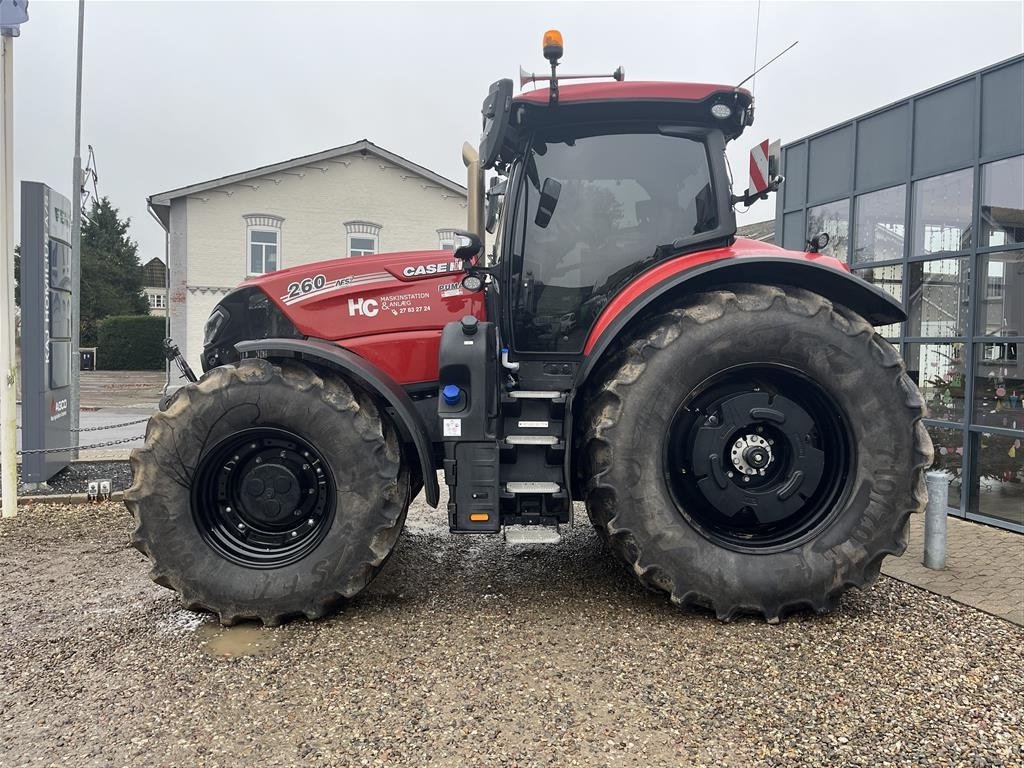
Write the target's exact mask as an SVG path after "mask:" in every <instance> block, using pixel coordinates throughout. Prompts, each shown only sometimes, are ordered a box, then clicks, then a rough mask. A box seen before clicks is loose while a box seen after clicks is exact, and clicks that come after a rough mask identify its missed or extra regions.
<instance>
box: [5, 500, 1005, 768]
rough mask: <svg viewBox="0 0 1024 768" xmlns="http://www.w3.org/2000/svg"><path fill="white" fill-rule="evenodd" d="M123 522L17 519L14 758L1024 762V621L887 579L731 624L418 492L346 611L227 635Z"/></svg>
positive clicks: (264, 762)
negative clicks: (158, 567)
mask: <svg viewBox="0 0 1024 768" xmlns="http://www.w3.org/2000/svg"><path fill="white" fill-rule="evenodd" d="M128 528H129V520H128V516H127V513H126V511H125V510H124V508H123V507H122V506H120V505H119V504H104V505H98V506H78V507H62V506H53V505H34V506H32V507H29V508H23V509H22V511H21V514H20V516H19V517H18V518H15V519H13V520H4V521H2V522H0V564H2V570H3V575H2V582H3V584H2V588H3V595H4V600H3V605H4V610H3V612H2V614H0V616H2V618H0V656H2V659H0V765H2V766H20V765H54V766H65V765H73V766H92V765H111V766H115V765H116V766H134V765H145V766H183V765H211V766H216V765H220V766H234V765H249V766H278V765H281V766H285V765H314V766H361V765H394V766H559V767H561V766H574V765H579V766H640V765H643V766H681V765H752V764H757V765H800V764H807V765H846V766H882V765H893V766H904V765H905V766H912V765H913V766H916V765H928V766H933V765H965V766H987V765H1006V766H1010V765H1015V766H1019V765H1021V764H1024V722H1022V720H1024V714H1022V711H1024V630H1022V629H1021V628H1020V627H1016V626H1014V625H1012V624H1009V623H1006V622H1004V621H1001V620H999V619H996V618H992V617H990V616H988V615H986V614H983V613H980V612H978V611H975V610H972V609H970V608H966V607H963V606H960V605H957V604H955V603H952V602H950V601H948V600H946V599H943V598H939V597H935V596H932V595H930V594H928V593H925V592H922V591H919V590H917V589H915V588H913V587H909V586H906V585H904V584H901V583H899V582H896V581H892V580H890V579H886V578H883V579H882V580H881V581H880V582H879V583H878V584H877V585H876V587H875V588H874V589H872V590H871V591H869V592H867V593H863V594H861V593H853V594H849V595H848V596H847V597H846V598H845V599H844V601H843V604H842V607H841V609H840V610H839V611H838V612H837V613H835V614H832V615H829V616H825V617H817V616H808V615H800V616H794V617H791V618H790V619H788V620H786V621H783V623H782V624H780V625H778V626H769V625H767V624H765V623H764V622H763V621H760V620H758V621H754V620H743V621H737V622H735V623H731V624H722V623H719V622H718V621H716V620H715V619H714V618H712V617H710V616H707V615H704V614H700V613H693V612H681V611H679V610H677V609H675V608H672V607H671V606H669V605H668V604H666V603H665V602H664V601H663V600H662V599H661V598H660V597H658V596H655V595H650V594H648V593H646V592H644V591H643V590H641V589H640V588H639V587H637V586H635V585H634V582H633V581H632V579H631V578H630V577H629V576H628V574H626V573H625V572H623V571H622V570H621V569H620V568H619V566H617V565H616V564H615V563H614V562H613V561H612V560H611V558H610V556H609V555H607V554H606V553H605V552H604V551H603V550H602V547H601V545H600V543H599V541H598V539H597V536H596V535H595V534H594V532H593V531H592V530H591V529H590V528H589V526H588V525H587V524H585V523H582V522H581V523H580V525H579V526H578V527H577V528H576V529H575V530H573V531H572V532H571V533H570V534H569V535H568V536H567V537H566V538H565V540H564V541H563V543H562V545H561V546H558V547H550V548H537V549H530V550H522V551H518V552H516V551H513V550H509V549H507V548H506V547H505V545H504V544H503V543H502V542H501V541H500V540H499V539H497V538H475V537H451V536H449V535H448V533H447V528H446V525H445V523H444V519H443V515H442V514H441V513H440V512H436V511H433V510H429V509H428V508H427V507H425V506H424V505H423V504H422V503H419V504H417V505H416V506H415V507H414V509H413V511H412V512H411V513H410V520H409V524H408V526H407V528H406V531H405V533H404V534H403V536H402V539H401V541H400V543H399V546H398V549H397V551H396V552H395V554H394V556H393V557H392V559H391V560H390V561H389V563H388V565H387V566H386V568H385V570H384V571H383V573H382V575H381V577H380V578H378V579H377V581H375V582H374V584H373V585H372V586H371V588H370V589H369V590H368V592H367V593H365V594H364V595H363V596H361V597H360V598H359V599H357V600H356V601H355V602H354V603H353V604H352V605H351V606H350V607H349V608H348V609H347V610H346V611H345V612H343V613H341V614H338V615H337V616H335V617H333V618H331V619H329V620H326V621H321V622H315V623H309V622H297V623H293V624H290V625H287V626H285V627H283V628H280V629H259V628H255V627H252V626H246V625H242V626H239V627H234V628H231V629H222V628H220V627H219V626H218V625H214V624H212V623H210V622H209V620H208V619H207V618H206V617H203V616H200V615H197V614H192V613H189V612H187V611H183V610H181V609H180V608H179V606H178V603H177V600H176V598H175V596H174V595H173V594H172V593H171V592H168V591H167V590H164V589H162V588H160V587H158V586H156V585H154V584H152V583H151V582H150V581H149V579H148V578H147V576H146V570H147V568H146V565H145V563H144V560H143V558H142V556H141V555H139V554H138V553H136V552H135V551H134V550H130V549H127V548H126V544H125V542H126V540H127V532H128Z"/></svg>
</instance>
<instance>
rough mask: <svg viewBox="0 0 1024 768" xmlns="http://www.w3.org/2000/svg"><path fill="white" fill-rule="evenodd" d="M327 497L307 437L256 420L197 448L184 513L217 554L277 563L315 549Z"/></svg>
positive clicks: (322, 471)
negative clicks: (189, 502)
mask: <svg viewBox="0 0 1024 768" xmlns="http://www.w3.org/2000/svg"><path fill="white" fill-rule="evenodd" d="M334 499H335V492H334V480H333V478H332V477H331V473H330V470H329V468H328V465H327V463H326V462H325V461H324V459H323V456H322V455H321V454H320V453H319V452H318V451H317V450H316V448H314V447H313V445H311V444H310V443H309V442H308V441H306V440H304V439H303V438H301V437H299V436H298V435H295V434H294V433H292V432H289V431H287V430H284V429H277V428H271V427H260V428H255V429H247V430H244V431H242V432H239V433H237V434H234V435H231V436H230V437H228V438H225V439H224V440H222V441H221V442H219V443H217V444H216V445H215V446H214V447H213V448H211V449H210V450H208V451H206V452H205V453H204V454H203V455H202V457H201V458H200V459H199V466H198V467H197V469H196V475H195V480H194V482H193V483H192V517H193V519H194V520H195V523H196V527H197V528H198V529H199V532H200V533H201V534H202V536H203V538H204V539H205V540H206V541H207V543H208V544H209V545H210V546H211V547H212V548H213V549H214V550H215V551H216V552H217V553H218V554H220V555H221V556H223V557H225V558H227V559H228V560H230V561H232V562H234V563H238V564H239V565H244V566H246V567H247V568H280V567H282V566H285V565H289V564H291V563H294V562H296V561H298V560H301V559H302V558H304V557H305V556H306V555H308V554H309V553H310V552H312V551H313V550H314V549H316V547H317V545H318V544H319V543H320V542H321V541H322V540H323V538H324V536H325V535H326V534H327V531H328V530H330V527H331V523H332V522H333V520H334V503H335V502H334Z"/></svg>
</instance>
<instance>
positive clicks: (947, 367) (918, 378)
mask: <svg viewBox="0 0 1024 768" xmlns="http://www.w3.org/2000/svg"><path fill="white" fill-rule="evenodd" d="M906 362H907V373H908V374H909V375H910V378H911V379H913V380H914V383H915V384H917V387H918V389H920V390H921V396H922V397H923V398H924V401H925V403H926V404H927V405H928V415H929V416H930V417H931V418H932V419H941V420H942V421H963V420H964V393H965V391H966V387H965V376H966V370H965V368H964V345H963V344H962V343H945V342H934V343H927V344H907V345H906Z"/></svg>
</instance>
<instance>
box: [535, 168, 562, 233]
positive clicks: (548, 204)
mask: <svg viewBox="0 0 1024 768" xmlns="http://www.w3.org/2000/svg"><path fill="white" fill-rule="evenodd" d="M561 194H562V185H561V184H560V183H559V182H557V181H555V180H554V179H552V178H551V177H548V178H546V179H544V185H543V186H542V187H541V188H540V202H539V203H537V215H536V216H535V217H534V218H533V223H534V224H536V225H537V226H538V227H540V228H541V229H545V228H546V227H547V225H548V224H550V223H551V217H552V215H554V213H555V206H556V205H558V197H559V195H561Z"/></svg>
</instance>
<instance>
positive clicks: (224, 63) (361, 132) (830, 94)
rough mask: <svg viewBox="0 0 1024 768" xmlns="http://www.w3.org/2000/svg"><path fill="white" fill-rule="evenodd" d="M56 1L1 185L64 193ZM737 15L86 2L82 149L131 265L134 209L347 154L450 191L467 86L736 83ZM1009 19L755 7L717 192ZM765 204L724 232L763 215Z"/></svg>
mask: <svg viewBox="0 0 1024 768" xmlns="http://www.w3.org/2000/svg"><path fill="white" fill-rule="evenodd" d="M76 9H77V4H76V3H71V2H44V1H43V0H32V3H31V5H30V8H29V11H30V16H31V19H30V21H29V23H28V24H27V25H26V26H25V27H24V28H23V30H22V36H21V37H20V38H18V40H17V41H16V43H15V120H16V123H15V178H16V179H17V180H20V179H30V180H36V181H45V182H47V183H48V184H50V185H51V186H53V187H55V188H57V189H58V190H59V191H61V192H63V193H65V194H67V193H68V191H69V188H70V186H71V185H70V181H69V179H70V175H71V159H72V150H73V143H72V142H73V130H74V66H75V60H74V54H75V24H76ZM755 9H756V4H755V3H754V2H735V3H664V4H661V3H658V4H655V3H652V4H644V3H638V2H630V3H614V2H608V3H595V2H588V3H541V4H531V3H514V4H499V3H469V2H466V3H445V4H441V3H437V4H435V3H415V4H405V3H372V4H371V3H327V2H322V3H299V2H294V3H291V2H273V3H270V2H267V3H261V2H220V3H206V2H142V1H141V0H136V1H135V2H95V1H92V0H90V2H87V4H86V26H85V84H84V113H83V131H82V141H83V154H84V145H85V144H92V145H93V146H94V147H95V150H96V157H97V161H98V169H99V176H100V194H103V195H108V196H109V197H110V199H111V200H112V201H113V203H114V204H115V205H116V206H118V207H119V208H120V209H121V211H122V214H127V215H128V216H130V217H131V219H132V234H133V236H134V237H135V238H136V239H138V241H139V243H140V246H141V247H140V258H142V259H143V260H146V259H149V258H150V257H152V256H160V257H162V256H163V252H164V241H163V231H162V230H161V229H160V228H159V226H158V225H157V224H156V222H155V221H153V220H152V219H151V218H150V217H149V215H148V214H147V212H146V203H145V198H146V196H147V195H149V194H153V193H155V192H161V191H164V190H167V189H173V188H175V187H179V186H184V185H187V184H192V183H196V182H199V181H204V180H206V179H210V178H214V177H217V176H221V175H223V174H227V173H232V172H237V171H243V170H246V169H249V168H253V167H256V166H259V165H264V164H268V163H273V162H277V161H280V160H284V159H287V158H290V157H294V156H297V155H302V154H307V153H311V152H316V151H319V150H323V149H327V148H329V147H333V146H338V145H342V144H347V143H349V142H352V141H355V140H357V139H361V138H368V139H370V140H371V141H373V142H375V143H377V144H379V145H381V146H383V147H385V148H387V149H389V150H391V151H393V152H396V153H398V154H400V155H404V156H405V157H407V158H409V159H410V160H413V161H414V162H417V163H421V164H423V165H426V166H427V167H429V168H431V169H433V170H435V171H437V172H438V173H441V174H442V175H445V176H448V177H449V178H452V179H455V180H457V181H460V182H462V181H463V180H464V170H463V167H462V163H461V159H460V147H461V145H462V142H463V141H464V140H466V139H469V140H471V141H473V142H474V143H475V142H476V141H477V140H478V138H479V131H480V116H479V109H480V102H481V101H482V99H483V97H484V95H485V94H486V92H487V86H488V84H489V83H490V82H491V81H493V80H496V79H498V78H500V77H510V76H513V74H514V73H516V72H517V71H518V67H519V65H520V64H522V65H524V66H525V67H526V68H527V69H530V70H542V69H543V67H544V64H545V62H544V60H543V58H542V57H541V53H540V38H541V35H542V33H543V32H544V30H545V29H548V28H550V27H555V28H558V29H560V30H561V31H562V32H563V34H564V35H565V46H566V48H565V50H566V54H565V59H564V60H563V70H564V71H565V72H573V71H587V72H593V71H598V72H600V71H610V70H611V69H613V68H614V67H615V66H617V65H619V64H622V65H624V66H625V68H626V75H627V78H628V79H630V80H683V81H686V80H690V81H705V82H721V83H731V84H734V83H737V82H739V81H740V80H741V79H742V78H744V77H745V76H746V75H747V74H749V73H750V71H751V69H752V61H753V43H754V14H755ZM1022 9H1024V3H1021V2H999V3H982V2H970V3H968V2H964V3H924V2H920V3H908V4H902V3H878V4H872V3H826V2H818V3H775V2H765V3H763V5H762V9H761V34H760V43H759V49H758V50H759V60H760V61H762V62H763V61H766V60H767V59H768V58H770V57H771V56H773V55H774V54H775V53H777V52H778V51H780V50H781V49H783V48H784V47H786V46H787V45H788V44H789V43H790V42H792V41H793V40H796V39H799V40H800V44H799V45H798V46H797V47H796V48H795V49H794V50H793V51H790V52H789V53H788V54H786V56H784V57H783V58H782V59H780V60H779V61H778V62H776V63H775V64H773V65H772V66H771V67H769V68H768V69H767V70H765V72H764V73H762V75H761V76H759V77H758V79H757V88H756V92H755V95H756V100H757V119H756V122H755V124H754V126H753V128H751V129H748V131H747V133H746V134H745V135H744V136H743V137H741V138H740V139H739V141H738V142H735V143H734V144H733V145H732V148H731V151H730V159H731V162H732V166H733V169H734V171H735V173H736V177H737V187H744V186H746V167H747V163H746V155H747V152H748V151H749V148H750V146H751V145H752V144H754V143H755V142H756V141H758V140H760V139H762V138H766V137H771V138H781V139H782V140H783V142H784V143H785V142H787V141H791V140H793V139H796V138H799V137H801V136H803V135H806V134H808V133H812V132H814V131H816V130H819V129H821V128H825V127H827V126H829V125H832V124H833V123H836V122H839V121H841V120H843V119H845V118H849V117H852V116H854V115H857V114H860V113H862V112H866V111H868V110H871V109H873V108H875V107H878V106H881V105H883V104H886V103H888V102H890V101H894V100H896V99H899V98H901V97H903V96H906V95H908V94H910V93H913V92H915V91H918V90H922V89H924V88H927V87H929V86H932V85H936V84H938V83H941V82H943V81H945V80H949V79H952V78H954V77H956V76H958V75H961V74H964V73H966V72H969V71H971V70H974V69H978V68H980V67H983V66H985V65H987V64H991V63H993V62H996V61H999V60H1002V59H1005V58H1007V57H1010V56H1013V55H1015V54H1018V53H1020V52H1021V51H1022V50H1024V10H1022ZM774 205H775V203H774V199H772V200H769V201H767V202H761V203H759V204H758V205H756V206H755V207H754V209H753V211H752V213H751V214H748V215H747V216H746V217H745V220H746V221H756V220H761V219H766V218H771V217H772V216H773V215H774Z"/></svg>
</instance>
